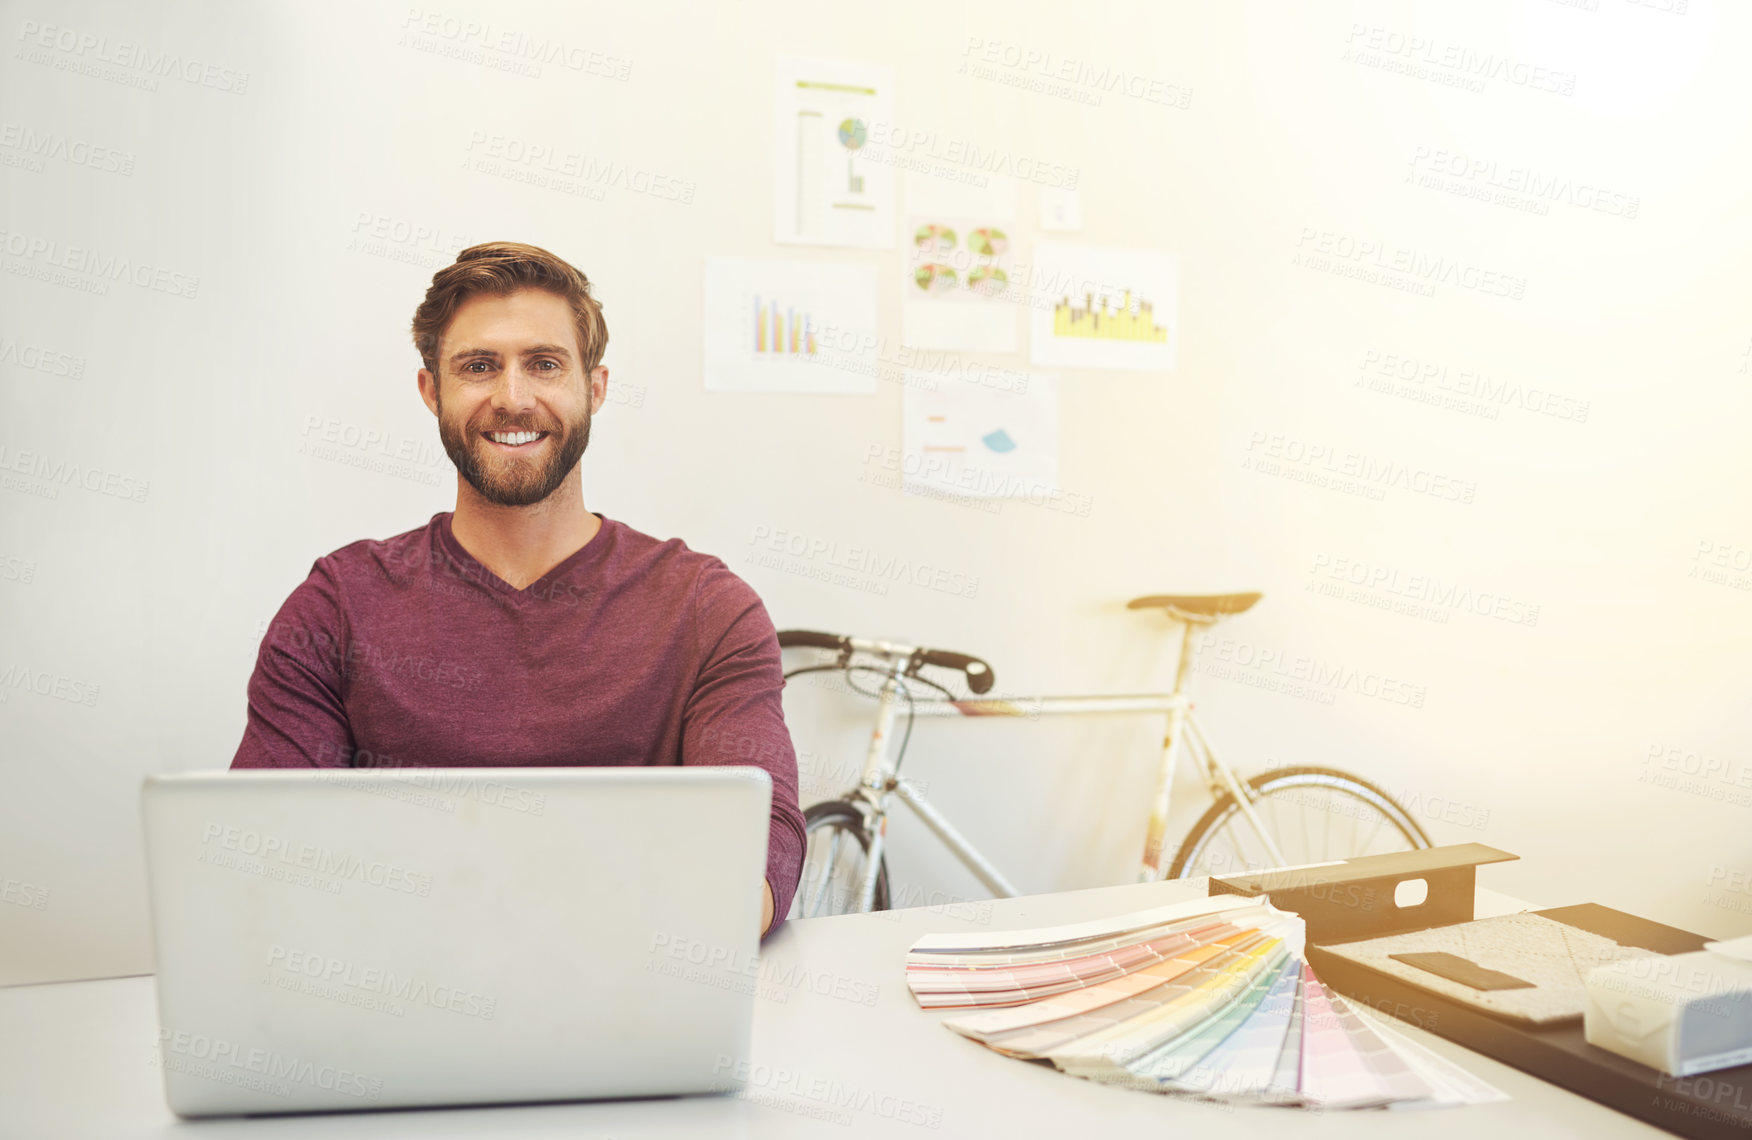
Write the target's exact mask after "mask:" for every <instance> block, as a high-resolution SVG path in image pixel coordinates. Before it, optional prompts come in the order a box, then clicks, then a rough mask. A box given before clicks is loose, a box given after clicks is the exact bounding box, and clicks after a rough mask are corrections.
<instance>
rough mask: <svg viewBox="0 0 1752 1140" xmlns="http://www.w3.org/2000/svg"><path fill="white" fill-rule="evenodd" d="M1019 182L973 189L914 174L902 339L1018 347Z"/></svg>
mask: <svg viewBox="0 0 1752 1140" xmlns="http://www.w3.org/2000/svg"><path fill="white" fill-rule="evenodd" d="M1015 218H1016V204H1015V193H1014V184H1013V183H1010V182H1009V181H1008V180H1004V181H1001V182H999V183H997V184H996V188H984V187H982V188H978V189H973V188H968V187H962V186H959V185H954V186H945V185H941V184H936V180H935V179H931V178H925V177H921V176H917V175H914V176H909V177H908V179H907V222H906V241H905V246H906V251H907V263H906V277H905V282H904V284H903V285H902V286H901V288H902V289H903V290H904V295H903V298H902V301H901V308H900V317H901V324H900V327H901V341H902V342H903V343H904V344H906V345H907V346H909V347H911V348H946V349H967V350H972V351H976V352H1015V351H1016V349H1017V348H1018V347H1019V338H1018V335H1017V324H1018V314H1017V305H1016V301H1017V293H1016V291H1015V290H1014V289H1012V288H1011V285H1010V282H1011V272H1012V266H1013V265H1014V262H1015V250H1014V239H1013V236H1012V235H1013V234H1014V232H1015Z"/></svg>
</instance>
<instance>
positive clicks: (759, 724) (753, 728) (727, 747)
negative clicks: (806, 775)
mask: <svg viewBox="0 0 1752 1140" xmlns="http://www.w3.org/2000/svg"><path fill="white" fill-rule="evenodd" d="M695 605H696V607H697V608H696V610H695V622H696V625H695V628H696V630H697V631H698V636H699V646H700V651H701V653H702V664H701V667H700V671H699V675H698V677H697V679H696V680H695V682H694V687H693V691H692V692H691V693H689V694H688V696H687V701H686V703H685V704H684V706H683V710H682V723H681V762H682V763H683V764H751V765H755V766H757V767H760V768H763V769H765V770H766V772H767V774H768V775H770V776H771V777H772V780H773V806H772V817H771V820H770V822H769V824H768V830H767V871H766V877H767V882H768V883H770V884H771V885H772V888H773V925H772V931H776V930H778V929H779V927H780V926H781V925H782V924H783V923H784V921H785V915H786V912H788V911H789V910H790V909H791V898H792V896H793V895H795V894H796V893H797V881H798V878H799V876H801V874H802V871H803V838H804V833H803V809H802V808H801V807H799V806H798V803H797V754H796V752H795V750H794V749H793V748H792V745H791V733H790V730H789V729H787V728H786V727H785V712H784V706H783V704H782V702H781V701H780V691H781V690H782V689H783V687H784V684H785V680H784V670H783V668H782V667H781V664H780V660H779V638H778V633H777V632H776V631H775V630H774V629H773V623H772V619H771V618H769V617H768V616H767V611H766V607H765V606H764V605H762V604H761V600H760V597H759V595H757V594H756V593H755V592H754V589H753V587H751V586H749V585H748V583H746V582H744V581H743V580H742V579H741V578H739V577H737V576H736V575H735V574H734V573H733V572H732V571H731V570H730V569H729V568H728V567H727V566H725V565H724V564H723V563H721V562H718V561H717V560H716V559H714V560H713V561H712V562H711V564H709V565H708V566H707V567H706V569H705V570H704V571H702V572H701V576H700V581H699V584H698V587H697V593H696V595H695ZM770 933H771V931H769V934H770Z"/></svg>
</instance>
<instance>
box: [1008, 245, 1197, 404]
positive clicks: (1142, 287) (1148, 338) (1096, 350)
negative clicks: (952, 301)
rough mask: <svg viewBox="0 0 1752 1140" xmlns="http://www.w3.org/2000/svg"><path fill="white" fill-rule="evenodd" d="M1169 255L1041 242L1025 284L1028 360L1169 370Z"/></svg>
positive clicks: (1176, 334)
mask: <svg viewBox="0 0 1752 1140" xmlns="http://www.w3.org/2000/svg"><path fill="white" fill-rule="evenodd" d="M1179 276H1180V274H1179V266H1178V259H1177V258H1175V256H1174V255H1173V254H1167V253H1155V252H1152V251H1149V250H1136V249H1111V248H1105V247H1102V246H1093V245H1075V244H1072V243H1069V242H1052V241H1043V242H1040V243H1039V244H1038V245H1037V246H1036V247H1035V254H1034V263H1033V265H1032V267H1031V269H1030V274H1029V279H1028V285H1029V299H1030V304H1029V317H1028V322H1029V359H1030V360H1031V361H1032V362H1033V363H1035V364H1044V365H1049V366H1053V367H1059V368H1129V369H1137V370H1140V371H1148V372H1172V371H1174V357H1175V349H1176V346H1177V344H1178V343H1179V339H1180V321H1179V317H1178V315H1177V309H1178V301H1179Z"/></svg>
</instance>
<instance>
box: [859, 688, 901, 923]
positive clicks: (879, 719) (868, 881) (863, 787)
mask: <svg viewBox="0 0 1752 1140" xmlns="http://www.w3.org/2000/svg"><path fill="white" fill-rule="evenodd" d="M899 693H900V685H899V684H898V683H897V682H896V681H895V679H894V678H893V677H892V676H890V677H884V678H883V679H882V699H881V701H880V703H879V704H878V705H877V706H876V727H875V728H873V729H872V730H871V731H870V746H869V748H868V750H867V751H865V753H864V775H863V778H862V779H861V780H860V781H859V789H858V790H859V791H860V792H861V793H862V794H863V797H864V800H865V802H866V803H868V804H869V805H870V816H869V820H868V825H869V830H870V846H869V849H868V851H867V854H866V858H865V860H864V881H863V882H861V883H859V884H858V913H859V914H868V913H869V912H870V909H871V908H872V907H874V906H875V905H876V879H877V876H878V875H879V874H881V871H882V849H883V847H885V846H886V845H887V843H888V768H887V764H886V761H887V759H888V737H889V734H890V733H891V732H892V731H893V729H894V715H895V707H894V706H895V698H896V696H897V695H898V694H899Z"/></svg>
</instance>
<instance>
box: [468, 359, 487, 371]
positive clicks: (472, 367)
mask: <svg viewBox="0 0 1752 1140" xmlns="http://www.w3.org/2000/svg"><path fill="white" fill-rule="evenodd" d="M477 364H478V365H480V366H481V367H480V368H476V367H475V365H477ZM491 367H492V365H490V364H488V363H487V362H486V361H484V360H471V361H469V362H468V363H467V364H465V365H463V366H462V370H463V371H464V372H479V371H480V370H481V369H484V368H491Z"/></svg>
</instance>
